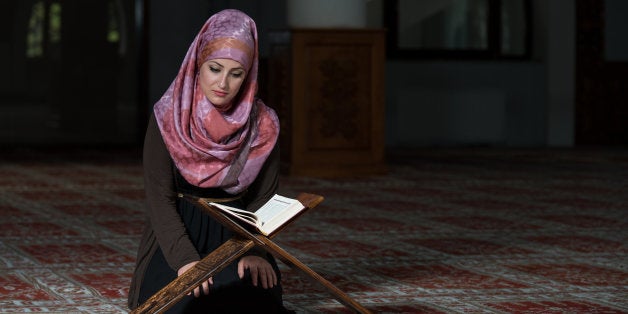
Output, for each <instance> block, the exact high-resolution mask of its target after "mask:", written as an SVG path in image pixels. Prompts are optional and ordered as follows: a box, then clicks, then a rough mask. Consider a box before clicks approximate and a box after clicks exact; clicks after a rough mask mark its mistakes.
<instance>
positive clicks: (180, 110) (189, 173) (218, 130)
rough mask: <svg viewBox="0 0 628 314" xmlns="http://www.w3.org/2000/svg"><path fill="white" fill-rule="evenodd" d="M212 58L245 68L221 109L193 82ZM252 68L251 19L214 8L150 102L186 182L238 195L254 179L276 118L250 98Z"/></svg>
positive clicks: (274, 138)
mask: <svg viewBox="0 0 628 314" xmlns="http://www.w3.org/2000/svg"><path fill="white" fill-rule="evenodd" d="M218 58H225V59H231V60H234V61H237V62H239V63H240V64H241V65H242V66H243V67H244V68H245V69H247V76H246V79H245V81H244V82H243V83H242V86H241V87H240V92H239V94H238V95H237V96H236V97H235V98H234V99H233V101H232V103H231V105H230V106H228V107H224V108H218V107H216V106H214V105H213V104H212V103H211V102H210V101H209V100H208V99H207V97H205V94H203V92H202V91H201V88H200V85H199V84H198V80H199V77H198V76H199V68H200V65H202V64H203V63H204V62H206V61H207V60H211V59H218ZM257 68H258V43H257V29H256V25H255V22H254V21H253V19H251V18H250V17H249V16H247V15H246V14H244V13H242V12H240V11H237V10H224V11H221V12H218V13H216V14H214V15H213V16H212V17H210V18H209V20H207V22H205V25H203V27H202V28H201V30H200V32H199V33H198V35H197V36H196V38H195V39H194V41H193V42H192V44H191V45H190V48H189V49H188V52H187V54H186V56H185V59H184V60H183V64H182V65H181V68H180V70H179V73H178V75H177V77H176V78H175V79H174V81H173V82H172V84H171V85H170V87H169V88H168V90H167V91H166V93H165V94H164V95H163V96H162V97H161V99H160V100H159V101H158V102H157V103H156V104H155V106H154V112H155V118H156V120H157V124H158V125H159V129H160V131H161V135H162V137H163V139H164V142H165V143H166V147H167V148H168V151H169V152H170V156H171V157H172V159H173V160H174V163H175V166H176V167H177V169H178V170H179V172H180V173H181V175H182V176H183V177H184V178H185V179H186V180H187V181H188V182H189V183H190V184H193V185H195V186H198V187H203V188H209V187H218V188H222V189H223V190H225V191H227V192H229V193H233V194H235V193H239V192H241V191H243V190H245V189H246V188H247V187H248V186H249V185H250V184H251V183H252V182H253V180H255V177H257V174H258V173H259V171H260V169H261V168H262V166H263V164H264V162H265V161H266V159H267V158H268V156H269V155H270V153H271V151H272V149H273V147H274V146H275V143H276V142H277V137H278V136H279V119H278V118H277V115H276V113H275V112H274V111H273V110H272V109H271V108H269V107H267V106H266V105H264V103H263V102H262V101H261V100H259V99H256V98H255V94H256V92H257Z"/></svg>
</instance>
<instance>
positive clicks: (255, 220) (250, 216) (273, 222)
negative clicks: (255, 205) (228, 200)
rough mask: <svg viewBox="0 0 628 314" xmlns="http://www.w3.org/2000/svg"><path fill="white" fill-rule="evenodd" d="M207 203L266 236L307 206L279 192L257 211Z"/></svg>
mask: <svg viewBox="0 0 628 314" xmlns="http://www.w3.org/2000/svg"><path fill="white" fill-rule="evenodd" d="M207 204H208V205H211V206H214V207H215V208H218V209H220V210H222V211H223V212H225V213H227V214H229V215H230V216H231V217H235V218H237V219H239V220H241V221H243V222H245V223H247V224H249V225H251V226H253V227H254V228H255V229H256V230H257V231H258V232H259V233H261V234H263V235H265V236H269V235H270V234H271V233H273V232H274V231H275V230H277V229H278V228H279V227H281V226H283V225H284V224H286V223H287V222H288V221H290V220H291V219H293V218H294V217H296V216H297V215H298V214H299V213H300V212H301V211H303V210H304V209H305V208H306V207H305V206H303V204H301V202H299V201H298V200H296V199H292V198H288V197H285V196H281V195H279V194H275V195H274V196H273V197H272V198H271V199H270V200H268V202H266V204H264V205H263V206H262V207H260V208H259V209H258V210H256V211H255V212H250V211H246V210H243V209H238V208H235V207H231V206H227V205H223V204H219V203H214V202H207Z"/></svg>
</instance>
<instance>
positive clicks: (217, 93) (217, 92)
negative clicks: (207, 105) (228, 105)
mask: <svg viewBox="0 0 628 314" xmlns="http://www.w3.org/2000/svg"><path fill="white" fill-rule="evenodd" d="M214 95H216V96H218V97H225V96H227V92H223V91H219V90H214Z"/></svg>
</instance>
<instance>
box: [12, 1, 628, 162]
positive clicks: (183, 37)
mask: <svg viewBox="0 0 628 314" xmlns="http://www.w3.org/2000/svg"><path fill="white" fill-rule="evenodd" d="M310 2H312V3H316V4H317V5H309V6H308V5H307V1H297V0H265V1H255V0H219V1H201V0H195V1H176V2H175V1H168V0H152V1H148V0H90V1H81V0H2V1H1V2H0V15H1V18H0V69H1V71H0V145H1V146H4V147H28V146H56V145H59V146H77V147H82V146H120V147H127V146H128V147H140V146H141V143H142V139H143V134H144V128H145V125H146V122H147V119H148V114H149V112H150V108H151V107H152V104H153V103H154V102H155V101H156V100H157V99H158V98H159V97H160V96H161V95H162V93H163V92H164V91H165V89H166V88H167V87H168V85H169V84H170V82H171V81H172V79H173V78H174V76H175V75H176V73H177V70H178V68H179V66H180V64H181V61H182V58H183V56H184V55H185V53H186V51H187V48H188V45H189V44H190V42H191V41H192V39H193V38H194V36H195V35H196V33H197V31H198V30H199V28H200V27H201V25H202V24H203V23H204V22H205V20H206V19H207V18H208V17H209V16H210V15H212V14H213V13H215V12H217V11H219V10H222V9H225V8H236V9H240V10H243V11H244V12H246V13H247V14H249V15H250V16H251V17H252V18H253V19H255V21H256V22H257V25H258V30H259V34H260V55H261V72H260V82H261V86H260V95H262V96H264V95H267V94H268V89H270V88H273V87H270V86H269V85H268V84H267V81H266V80H265V78H266V76H268V75H270V74H272V71H273V68H272V67H271V66H269V63H268V62H267V61H268V59H269V58H270V57H271V56H270V55H271V53H272V49H271V41H272V34H273V33H274V32H276V31H281V30H286V29H292V28H308V27H311V28H365V29H383V30H385V37H386V48H385V49H386V50H385V60H384V62H385V64H384V69H385V70H384V76H383V84H382V87H381V88H382V89H383V92H384V94H383V95H385V96H384V98H383V102H384V104H383V105H384V111H385V117H384V121H385V123H384V141H383V144H382V145H384V149H385V150H394V149H413V148H423V147H434V146H448V147H451V146H453V147H457V146H483V147H484V146H490V147H528V148H529V147H533V148H534V147H540V148H545V147H579V146H587V147H590V146H603V147H617V146H625V145H626V144H628V128H626V127H625V123H626V121H628V103H627V102H628V100H627V98H626V97H625V96H624V95H623V93H624V91H626V90H628V41H626V40H625V38H626V33H627V31H628V19H626V18H625V17H626V16H628V2H626V1H622V0H599V1H598V0H551V1H546V0H448V1H440V0H394V1H391V0H388V1H384V0H358V1H349V0H342V1H340V0H339V1H331V3H332V6H334V8H336V9H333V8H332V9H331V10H330V9H329V5H330V4H329V1H322V0H321V1H310ZM343 12H344V13H343ZM343 14H345V15H343ZM338 15H339V16H338ZM343 22H346V23H344V24H343ZM269 105H270V106H274V104H273V103H269ZM338 105H339V106H342V104H338Z"/></svg>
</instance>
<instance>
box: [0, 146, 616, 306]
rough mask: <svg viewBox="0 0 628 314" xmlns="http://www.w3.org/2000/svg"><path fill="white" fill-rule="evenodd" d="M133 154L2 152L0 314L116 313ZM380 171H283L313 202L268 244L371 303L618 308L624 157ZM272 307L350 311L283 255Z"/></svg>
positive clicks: (594, 154)
mask: <svg viewBox="0 0 628 314" xmlns="http://www.w3.org/2000/svg"><path fill="white" fill-rule="evenodd" d="M137 156H139V155H138V153H137V152H129V151H113V150H112V151H105V152H98V151H88V150H83V151H73V152H71V153H67V152H66V153H63V152H59V151H52V150H43V151H37V150H24V149H23V150H10V151H5V152H4V153H3V154H2V156H0V159H1V161H2V163H1V164H0V312H1V313H11V312H31V313H42V312H54V313H126V312H127V310H126V303H125V302H126V294H127V291H128V284H129V277H130V273H131V271H132V268H133V263H134V258H135V251H136V247H137V244H138V237H139V234H140V229H141V226H142V221H143V216H142V215H143V214H142V204H143V190H142V179H141V164H140V162H139V158H138V157H137ZM389 164H390V172H389V174H387V175H385V176H374V177H368V178H352V179H344V180H323V179H313V178H294V177H283V178H282V191H281V192H282V194H285V195H288V196H296V194H297V193H298V192H301V191H305V192H312V193H317V194H321V195H323V196H325V198H326V200H325V201H324V202H323V203H322V204H321V205H320V206H319V207H317V208H316V209H315V210H312V211H310V212H309V213H307V214H306V215H304V216H302V218H301V219H300V220H298V221H296V222H295V223H294V224H293V225H291V226H290V227H289V228H288V229H286V230H285V231H284V232H283V233H281V234H280V235H279V236H278V237H277V238H276V241H277V242H278V243H279V244H280V245H282V246H283V247H284V248H285V249H286V250H288V251H289V252H291V253H292V254H294V255H295V256H297V257H298V258H299V259H301V261H303V262H304V263H306V264H308V265H309V266H310V267H312V268H313V269H314V270H316V271H317V272H319V273H320V274H321V275H323V277H325V278H327V279H328V280H330V281H331V282H333V283H334V284H336V285H337V286H338V287H339V288H341V289H342V290H343V291H345V292H347V293H348V294H349V295H350V296H351V297H353V298H354V299H356V300H357V301H359V302H360V303H361V304H363V305H364V306H366V307H367V308H369V309H371V310H373V311H374V312H380V313H628V301H627V300H628V244H627V243H628V151H625V150H498V149H471V148H469V149H434V150H418V151H414V152H406V153H404V154H395V155H394V156H391V158H390V159H389ZM281 268H282V271H283V274H284V286H285V300H286V304H287V305H288V306H289V307H290V308H292V309H295V310H297V311H298V312H299V313H338V312H340V313H344V312H346V313H349V311H347V310H346V309H345V308H344V307H342V306H341V305H340V304H339V303H338V302H336V301H335V300H334V299H333V298H331V297H330V295H329V294H327V293H326V292H325V290H323V289H321V287H320V286H318V285H316V284H313V283H312V282H310V281H309V280H307V279H304V278H302V277H300V276H298V275H297V274H295V273H294V272H293V271H291V270H290V269H289V268H287V267H286V266H284V265H283V264H281Z"/></svg>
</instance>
